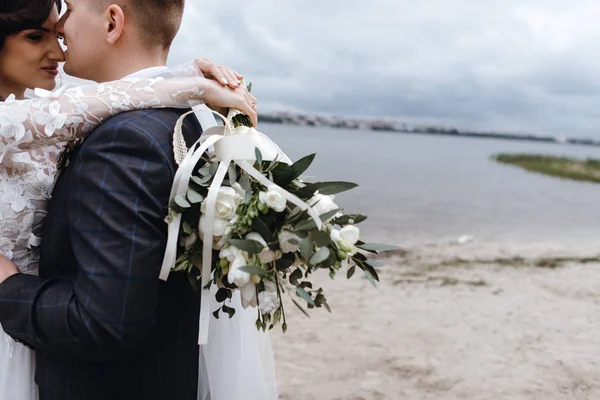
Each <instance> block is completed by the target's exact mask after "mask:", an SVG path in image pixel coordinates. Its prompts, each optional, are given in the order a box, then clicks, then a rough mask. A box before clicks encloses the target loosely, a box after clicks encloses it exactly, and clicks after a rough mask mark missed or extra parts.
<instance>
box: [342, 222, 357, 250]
mask: <svg viewBox="0 0 600 400" xmlns="http://www.w3.org/2000/svg"><path fill="white" fill-rule="evenodd" d="M340 236H341V237H342V239H343V240H345V241H346V242H348V243H350V244H352V245H355V244H356V242H358V239H359V237H360V229H358V228H357V227H356V226H354V225H346V226H345V227H343V228H342V229H341V230H340Z"/></svg>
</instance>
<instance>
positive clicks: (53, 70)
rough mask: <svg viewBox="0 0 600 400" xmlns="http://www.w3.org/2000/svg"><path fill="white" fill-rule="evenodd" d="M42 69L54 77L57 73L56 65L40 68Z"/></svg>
mask: <svg viewBox="0 0 600 400" xmlns="http://www.w3.org/2000/svg"><path fill="white" fill-rule="evenodd" d="M42 70H43V71H44V72H46V73H47V74H48V75H50V76H52V77H56V76H57V75H58V65H50V66H47V67H44V68H42Z"/></svg>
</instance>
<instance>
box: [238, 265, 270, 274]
mask: <svg viewBox="0 0 600 400" xmlns="http://www.w3.org/2000/svg"><path fill="white" fill-rule="evenodd" d="M240 271H243V272H247V273H249V274H253V275H258V276H261V277H262V276H265V275H266V274H267V271H265V270H264V269H262V268H259V267H256V266H254V265H246V266H245V267H240Z"/></svg>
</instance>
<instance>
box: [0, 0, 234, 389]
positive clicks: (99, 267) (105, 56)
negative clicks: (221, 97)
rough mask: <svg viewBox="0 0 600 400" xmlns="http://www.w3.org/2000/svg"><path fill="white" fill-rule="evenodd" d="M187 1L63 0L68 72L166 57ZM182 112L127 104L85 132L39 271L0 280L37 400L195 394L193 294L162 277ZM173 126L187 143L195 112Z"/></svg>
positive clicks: (51, 213) (150, 63)
mask: <svg viewBox="0 0 600 400" xmlns="http://www.w3.org/2000/svg"><path fill="white" fill-rule="evenodd" d="M183 3H184V0H122V1H121V2H120V3H119V4H120V6H119V5H115V4H112V2H111V0H68V1H67V5H68V8H69V10H68V11H67V13H66V14H65V15H64V16H63V18H62V19H61V21H60V22H59V28H58V33H59V34H60V35H61V36H63V37H64V40H65V45H66V46H67V47H68V51H67V56H66V59H67V61H66V65H65V70H66V72H68V73H69V74H71V75H75V76H78V77H81V78H86V79H91V80H95V81H109V80H116V79H120V78H123V77H125V76H131V75H132V74H133V76H136V74H138V76H140V75H139V74H140V73H141V74H142V75H143V74H144V73H148V72H149V71H150V72H151V71H152V70H149V68H157V67H161V66H164V65H165V62H166V59H167V55H168V51H169V47H170V45H171V42H172V40H173V38H174V37H175V35H176V33H177V31H178V29H179V26H180V23H181V18H182V13H183V7H184V4H183ZM244 90H245V89H244ZM182 113H183V111H181V110H173V109H162V110H144V111H134V112H129V113H125V114H121V115H119V116H117V117H114V118H112V119H110V120H109V121H107V122H105V123H104V124H102V125H101V126H100V127H99V128H98V129H96V131H94V132H93V133H92V134H90V135H89V137H88V138H87V140H85V142H84V143H83V145H82V146H81V147H80V148H79V149H78V150H76V151H75V152H74V153H73V154H71V159H70V160H71V162H70V165H69V166H68V168H66V169H65V170H64V171H63V172H62V175H61V177H60V179H59V180H58V182H57V185H56V187H55V190H54V193H53V197H52V201H51V203H50V205H49V210H48V217H47V220H46V223H45V228H44V229H45V232H44V240H43V243H42V247H41V261H40V268H39V271H40V276H39V277H35V276H28V275H23V274H14V275H11V276H10V277H9V278H8V279H6V280H5V281H4V282H3V283H2V284H1V285H0V323H1V324H2V326H3V328H4V330H5V331H6V332H7V333H9V334H10V335H11V336H12V337H14V338H15V339H17V340H19V341H22V342H23V343H25V344H27V345H29V346H31V347H32V348H34V349H35V350H36V357H37V367H36V382H37V384H38V385H39V387H40V400H193V399H194V400H195V399H196V394H197V388H198V387H197V385H198V345H197V332H198V312H199V301H200V299H199V295H198V293H197V292H196V291H194V290H193V289H192V287H191V285H190V284H189V282H188V280H187V277H185V276H183V275H180V274H171V276H170V278H169V280H168V281H167V282H161V281H159V280H158V275H159V270H160V267H161V262H162V259H163V254H164V249H165V245H166V224H165V222H164V218H165V215H166V213H167V206H168V200H169V192H170V189H171V184H172V181H173V177H174V174H175V170H176V167H177V166H176V164H175V161H174V159H173V149H172V132H173V128H174V125H175V122H176V121H177V119H178V118H179V117H180V115H181V114H182ZM183 131H184V136H185V137H186V141H187V142H188V145H190V144H191V143H193V142H194V141H195V140H196V139H197V138H198V137H199V135H200V133H201V129H200V127H199V125H198V123H197V122H195V119H194V118H188V119H187V120H186V121H185V123H184V127H183ZM2 268H4V267H0V269H2ZM2 273H4V274H6V269H4V270H3V272H2V271H0V276H1V275H2ZM0 279H1V278H0ZM15 384H19V383H18V382H15ZM7 400H8V399H7Z"/></svg>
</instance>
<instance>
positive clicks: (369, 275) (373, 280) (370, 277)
mask: <svg viewBox="0 0 600 400" xmlns="http://www.w3.org/2000/svg"><path fill="white" fill-rule="evenodd" d="M365 275H366V277H367V279H368V280H369V282H371V285H373V286H374V287H375V288H377V282H375V279H373V275H371V273H370V272H369V271H365Z"/></svg>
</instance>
